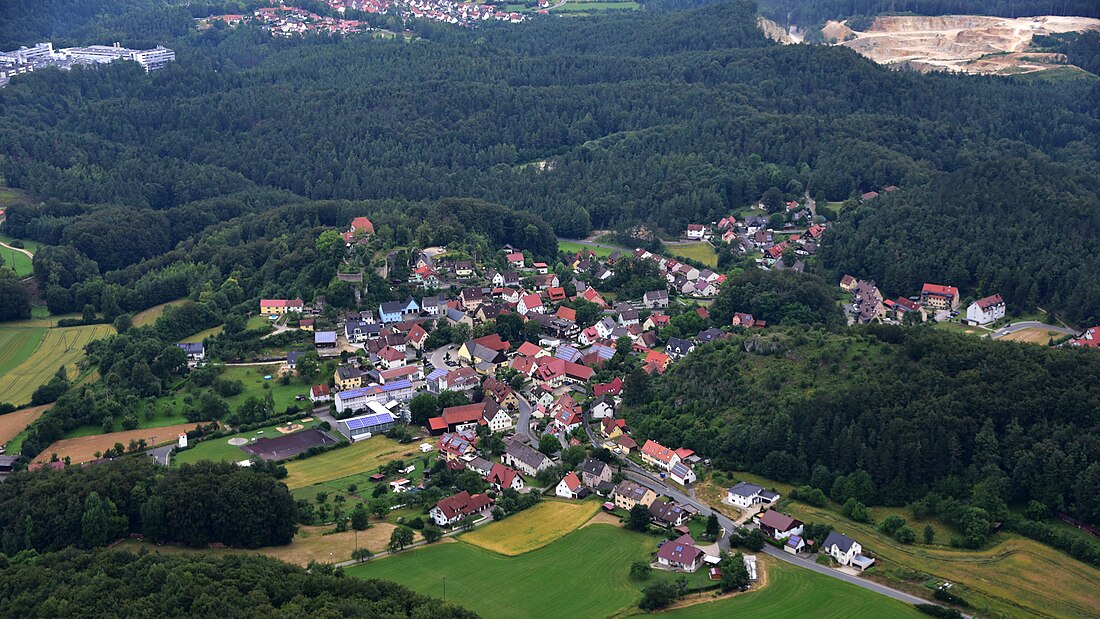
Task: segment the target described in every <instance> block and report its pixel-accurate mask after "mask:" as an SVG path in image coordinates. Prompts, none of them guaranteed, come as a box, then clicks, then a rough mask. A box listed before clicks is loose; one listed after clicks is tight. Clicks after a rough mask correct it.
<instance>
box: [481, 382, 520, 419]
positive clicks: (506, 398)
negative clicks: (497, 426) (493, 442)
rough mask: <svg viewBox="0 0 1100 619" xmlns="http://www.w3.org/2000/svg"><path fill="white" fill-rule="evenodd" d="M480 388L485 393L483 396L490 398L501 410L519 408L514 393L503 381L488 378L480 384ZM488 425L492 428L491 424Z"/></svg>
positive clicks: (517, 399)
mask: <svg viewBox="0 0 1100 619" xmlns="http://www.w3.org/2000/svg"><path fill="white" fill-rule="evenodd" d="M481 388H482V389H483V390H484V391H485V395H486V396H487V397H489V398H492V400H493V401H494V402H496V403H497V406H499V407H501V408H512V409H514V408H516V407H517V406H519V398H518V397H517V396H516V392H515V391H514V390H513V389H512V388H511V387H510V386H509V385H508V383H506V382H504V381H501V380H497V379H495V378H493V377H489V378H487V379H485V382H484V383H482V385H481ZM489 425H490V426H492V424H491V423H490V424H489Z"/></svg>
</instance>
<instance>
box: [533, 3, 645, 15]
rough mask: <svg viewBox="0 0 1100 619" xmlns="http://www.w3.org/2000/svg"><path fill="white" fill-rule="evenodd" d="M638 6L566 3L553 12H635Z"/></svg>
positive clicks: (636, 4)
mask: <svg viewBox="0 0 1100 619" xmlns="http://www.w3.org/2000/svg"><path fill="white" fill-rule="evenodd" d="M639 6H640V5H639V4H638V3H637V2H568V3H566V4H563V5H562V6H560V7H558V8H556V9H553V12H555V13H562V12H575V11H613V10H616V9H622V10H636V9H638V8H639Z"/></svg>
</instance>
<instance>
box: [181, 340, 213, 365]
mask: <svg viewBox="0 0 1100 619" xmlns="http://www.w3.org/2000/svg"><path fill="white" fill-rule="evenodd" d="M176 348H179V349H180V350H182V351H183V352H184V354H186V355H187V362H188V363H198V362H199V361H202V360H203V359H205V358H206V347H204V346H203V345H202V342H183V343H179V344H176Z"/></svg>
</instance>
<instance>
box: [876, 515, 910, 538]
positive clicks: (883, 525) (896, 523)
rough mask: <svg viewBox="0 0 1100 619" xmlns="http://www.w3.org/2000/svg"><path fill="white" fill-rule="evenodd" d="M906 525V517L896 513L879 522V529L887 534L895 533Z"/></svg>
mask: <svg viewBox="0 0 1100 619" xmlns="http://www.w3.org/2000/svg"><path fill="white" fill-rule="evenodd" d="M904 526H905V518H902V517H901V516H898V515H896V514H890V515H889V516H887V517H885V518H883V519H882V522H879V523H878V530H879V531H882V532H883V533H885V534H887V535H893V534H894V533H895V532H897V530H898V529H900V528H902V527H904Z"/></svg>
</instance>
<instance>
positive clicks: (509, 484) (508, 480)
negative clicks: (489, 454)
mask: <svg viewBox="0 0 1100 619" xmlns="http://www.w3.org/2000/svg"><path fill="white" fill-rule="evenodd" d="M485 481H487V482H489V486H491V487H492V488H493V490H496V491H497V492H501V491H503V490H505V489H508V488H511V489H512V490H516V491H519V490H523V477H522V476H521V475H520V474H519V472H518V471H516V470H515V469H511V468H508V467H506V466H504V465H503V464H493V466H492V468H491V469H490V470H489V474H488V475H487V476H486V477H485Z"/></svg>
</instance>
